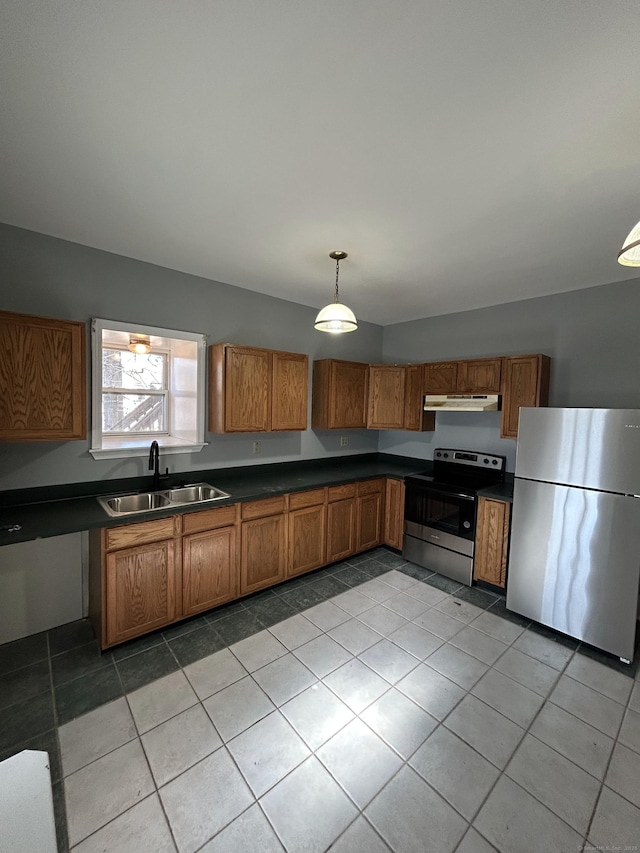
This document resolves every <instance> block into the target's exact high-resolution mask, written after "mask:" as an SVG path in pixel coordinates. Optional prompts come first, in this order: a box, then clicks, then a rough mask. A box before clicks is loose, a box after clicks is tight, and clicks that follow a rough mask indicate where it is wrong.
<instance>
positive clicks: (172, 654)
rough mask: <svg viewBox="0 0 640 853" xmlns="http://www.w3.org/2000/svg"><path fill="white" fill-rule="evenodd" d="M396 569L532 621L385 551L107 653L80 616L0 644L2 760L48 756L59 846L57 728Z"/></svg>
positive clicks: (490, 596) (62, 826)
mask: <svg viewBox="0 0 640 853" xmlns="http://www.w3.org/2000/svg"><path fill="white" fill-rule="evenodd" d="M393 568H396V569H398V570H399V571H401V572H403V573H404V574H406V575H408V576H410V577H412V578H414V579H416V580H422V581H423V582H424V583H426V584H429V585H430V586H433V587H436V588H437V589H440V590H442V591H444V592H446V593H448V594H451V595H452V597H453V599H455V600H459V601H460V602H467V603H469V604H473V605H475V606H476V607H480V608H483V609H486V608H491V612H492V613H496V614H499V615H500V616H502V617H503V618H507V619H509V620H510V621H513V622H516V623H518V624H520V625H523V626H527V625H529V621H528V620H525V619H522V617H520V616H517V615H516V614H513V613H511V612H510V611H508V610H507V609H506V607H505V605H504V599H503V598H501V597H500V596H498V595H496V594H494V593H492V592H489V591H486V590H480V589H476V588H468V587H464V586H460V585H459V584H457V583H456V582H454V581H452V580H450V579H448V578H444V577H442V576H440V575H436V574H433V573H431V572H429V571H427V570H425V569H422V568H420V567H419V566H416V565H413V564H411V563H406V562H405V561H404V560H403V559H402V558H401V557H400V556H399V555H398V554H397V553H395V552H392V551H390V550H387V549H384V548H378V549H375V550H374V551H371V552H368V553H367V554H363V555H359V556H357V557H354V558H352V559H349V560H348V561H345V562H341V563H336V564H334V565H332V566H329V567H327V568H324V569H320V570H318V571H316V572H312V573H310V574H308V575H305V576H303V577H301V578H296V579H294V580H292V581H288V582H286V583H284V584H282V585H280V586H278V587H276V588H273V589H270V590H266V591H263V592H259V593H256V594H254V595H252V596H249V597H248V598H245V599H243V600H242V601H239V602H233V603H232V604H229V605H224V606H222V607H220V608H217V609H216V610H214V611H212V612H210V613H207V614H205V615H202V616H199V617H195V618H193V619H190V620H188V621H185V622H182V623H180V624H178V625H174V626H171V627H170V628H167V629H166V630H164V631H157V632H155V633H153V634H151V635H148V636H145V637H142V638H140V639H138V640H133V641H131V642H129V643H127V644H125V645H122V646H120V647H118V648H117V649H115V650H113V651H107V652H104V653H100V650H99V648H98V645H97V642H96V640H95V638H94V635H93V631H92V628H91V626H90V624H89V623H88V622H87V621H86V620H81V621H79V622H74V623H71V624H69V625H63V626H61V627H58V628H54V629H52V630H50V631H46V632H43V633H42V634H38V635H35V636H32V637H27V638H25V639H23V640H17V641H15V642H13V643H8V644H5V645H3V646H0V760H2V759H4V758H8V757H9V756H10V755H13V754H15V753H17V752H20V751H21V750H22V749H27V748H30V749H42V750H46V751H47V752H48V753H49V755H50V759H51V775H52V782H53V790H54V804H55V809H56V818H57V826H58V833H59V839H58V840H59V848H60V851H64V850H66V849H67V841H66V823H65V818H64V794H63V785H62V781H61V780H62V776H61V768H60V751H59V744H58V736H57V727H58V726H61V725H63V724H64V723H67V722H69V721H71V720H73V719H75V718H77V717H79V716H81V715H82V714H85V713H87V712H88V711H91V710H93V709H95V708H98V707H100V706H101V705H104V704H106V703H107V702H111V701H112V700H114V699H117V698H119V697H121V696H124V695H125V694H127V693H130V692H132V691H133V690H136V689H138V688H140V687H143V686H144V685H146V684H149V683H150V682H152V681H155V680H156V679H158V678H161V677H162V676H165V675H169V674H170V673H173V672H175V671H177V670H179V669H181V668H183V667H185V666H188V665H189V664H191V663H194V662H195V661H198V660H201V659H202V658H205V657H207V656H208V655H211V654H212V653H214V652H216V651H218V650H220V649H223V648H225V647H227V646H229V645H232V644H233V643H237V642H238V641H240V640H242V639H245V638H247V637H249V636H251V635H252V634H255V633H257V632H259V631H262V630H263V629H264V628H269V627H271V626H273V625H275V624H277V623H279V622H282V621H283V620H285V619H287V618H288V617H290V616H293V615H295V614H296V613H299V612H301V611H303V610H305V609H307V608H309V607H312V606H313V605H315V604H319V603H321V602H323V601H326V600H328V599H331V598H333V597H334V596H336V595H339V594H340V593H341V592H345V591H347V590H348V589H349V588H351V587H356V586H358V585H359V584H361V583H365V582H367V581H370V580H371V579H372V578H375V577H378V576H379V575H381V574H384V573H385V572H388V571H389V570H390V569H393ZM532 627H533V628H534V630H536V631H539V632H540V633H542V634H546V635H552V636H553V637H554V639H556V640H558V641H560V642H562V643H566V644H567V645H570V646H571V647H572V648H574V649H575V648H576V647H577V646H578V643H577V642H576V641H574V640H571V639H570V638H565V637H562V636H561V635H560V636H559V635H557V634H556V633H555V632H551V631H549V629H546V628H543V627H542V626H532ZM581 651H583V652H584V653H585V654H588V655H589V656H591V657H594V658H595V659H597V660H599V661H601V662H603V663H606V664H607V665H609V666H611V667H613V668H614V669H619V670H620V671H623V672H624V673H625V674H626V675H630V676H634V675H635V670H636V668H637V664H638V656H636V660H635V663H634V665H632V666H630V667H629V666H625V665H624V664H621V663H620V662H619V661H617V659H612V658H611V657H609V656H607V655H603V654H602V653H600V652H598V651H596V650H594V649H589V648H585V647H584V646H583V647H582V648H581Z"/></svg>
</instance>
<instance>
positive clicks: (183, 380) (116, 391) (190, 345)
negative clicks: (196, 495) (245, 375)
mask: <svg viewBox="0 0 640 853" xmlns="http://www.w3.org/2000/svg"><path fill="white" fill-rule="evenodd" d="M140 340H142V342H143V343H145V344H147V345H148V347H149V348H150V349H149V351H148V352H145V351H142V352H132V351H131V347H130V344H133V343H134V342H136V341H138V342H140ZM141 349H143V350H144V349H146V346H145V347H141ZM92 353H93V371H92V374H93V375H92V379H93V382H92V387H93V402H92V412H93V422H92V447H91V453H92V455H93V456H94V457H95V458H96V459H99V458H104V457H114V456H116V457H117V456H140V455H143V454H145V453H146V452H147V450H148V448H149V444H150V443H151V441H153V440H154V439H155V440H157V441H158V443H159V444H160V447H161V449H162V451H163V452H168V453H180V452H183V453H184V452H189V453H192V452H194V451H196V450H201V449H202V447H203V446H204V364H205V354H206V339H205V337H204V335H196V334H192V333H189V332H176V331H171V330H168V329H157V328H152V327H150V326H134V325H132V324H129V323H119V322H116V321H111V320H99V319H95V320H94V321H93V323H92Z"/></svg>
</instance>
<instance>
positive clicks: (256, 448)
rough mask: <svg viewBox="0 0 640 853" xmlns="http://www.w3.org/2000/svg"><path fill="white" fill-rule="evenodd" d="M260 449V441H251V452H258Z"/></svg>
mask: <svg viewBox="0 0 640 853" xmlns="http://www.w3.org/2000/svg"><path fill="white" fill-rule="evenodd" d="M261 450H262V443H261V442H259V441H254V442H253V452H254V453H260V451H261Z"/></svg>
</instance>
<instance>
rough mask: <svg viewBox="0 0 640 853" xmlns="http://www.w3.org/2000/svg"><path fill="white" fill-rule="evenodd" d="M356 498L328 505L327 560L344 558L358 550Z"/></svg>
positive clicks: (331, 561)
mask: <svg viewBox="0 0 640 853" xmlns="http://www.w3.org/2000/svg"><path fill="white" fill-rule="evenodd" d="M356 500H357V499H356V498H347V499H346V500H342V501H335V502H334V503H330V504H329V506H328V507H327V562H328V563H334V562H335V561H336V560H343V559H344V558H345V557H348V556H349V555H350V554H353V553H354V552H355V550H356Z"/></svg>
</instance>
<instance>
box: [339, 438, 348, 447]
mask: <svg viewBox="0 0 640 853" xmlns="http://www.w3.org/2000/svg"><path fill="white" fill-rule="evenodd" d="M340 447H349V436H348V435H341V436H340Z"/></svg>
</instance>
